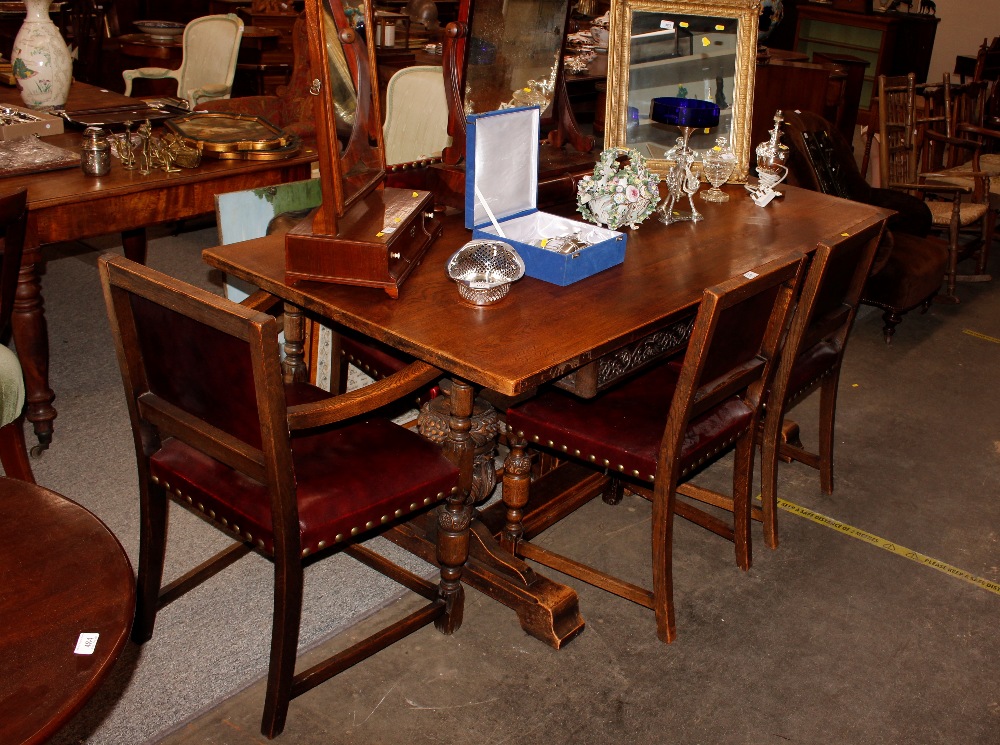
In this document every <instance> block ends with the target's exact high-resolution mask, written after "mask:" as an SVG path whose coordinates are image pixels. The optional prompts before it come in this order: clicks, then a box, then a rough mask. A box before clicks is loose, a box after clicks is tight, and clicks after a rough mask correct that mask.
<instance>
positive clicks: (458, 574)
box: [434, 493, 472, 634]
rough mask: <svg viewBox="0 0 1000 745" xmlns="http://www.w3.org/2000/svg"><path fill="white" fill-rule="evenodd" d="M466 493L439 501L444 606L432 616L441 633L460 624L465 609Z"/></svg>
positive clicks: (439, 557)
mask: <svg viewBox="0 0 1000 745" xmlns="http://www.w3.org/2000/svg"><path fill="white" fill-rule="evenodd" d="M465 497H466V495H465V494H461V493H459V494H456V495H454V496H453V497H452V498H449V499H448V501H447V502H446V503H445V504H444V505H442V507H441V509H440V511H439V512H438V521H437V560H438V564H439V565H440V566H441V581H440V583H439V584H438V595H439V596H440V597H441V598H442V599H443V600H444V602H445V608H446V609H447V610H446V611H445V613H444V615H442V616H439V617H438V618H436V619H435V620H434V627H435V628H436V629H437V630H438V631H440V632H441V633H442V634H453V633H455V632H456V631H458V629H459V628H461V626H462V617H463V614H464V612H465V611H464V609H465V589H464V588H463V587H462V567H464V566H465V562H466V560H467V559H468V558H469V526H470V525H471V523H472V505H471V504H466V500H465Z"/></svg>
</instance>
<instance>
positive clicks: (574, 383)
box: [203, 185, 887, 648]
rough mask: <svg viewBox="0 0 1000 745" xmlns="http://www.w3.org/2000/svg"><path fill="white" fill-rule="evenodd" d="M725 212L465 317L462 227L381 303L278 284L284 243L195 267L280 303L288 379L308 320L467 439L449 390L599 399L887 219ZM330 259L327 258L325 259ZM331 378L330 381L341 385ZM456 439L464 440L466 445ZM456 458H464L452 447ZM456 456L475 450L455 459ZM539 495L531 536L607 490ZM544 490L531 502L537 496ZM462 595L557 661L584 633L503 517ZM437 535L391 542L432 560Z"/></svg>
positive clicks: (644, 239) (478, 540) (853, 209)
mask: <svg viewBox="0 0 1000 745" xmlns="http://www.w3.org/2000/svg"><path fill="white" fill-rule="evenodd" d="M725 191H726V192H727V193H728V194H729V195H730V197H731V201H729V202H728V203H722V204H712V203H700V204H699V209H701V210H702V212H703V214H704V215H705V219H704V220H703V221H701V222H697V223H692V222H682V223H675V224H673V225H670V226H666V225H664V224H662V223H661V222H659V221H658V220H657V219H656V218H655V216H654V217H651V218H650V219H648V220H647V221H646V222H644V223H643V224H642V225H641V226H639V227H638V228H637V229H634V230H626V231H625V232H627V234H628V244H627V249H626V253H625V262H624V263H623V264H622V265H620V266H617V267H613V268H611V269H608V270H605V271H603V272H601V273H599V274H596V275H594V276H592V277H588V278H587V279H584V280H582V281H580V282H576V283H575V284H572V285H569V286H566V287H560V286H557V285H553V284H549V283H546V282H543V281H540V280H537V279H532V278H530V277H525V278H523V279H521V280H519V281H518V282H516V283H515V284H514V285H513V286H512V288H511V290H510V293H509V294H508V295H507V296H506V297H505V298H504V299H503V300H501V301H500V302H498V303H496V304H495V305H489V306H474V305H471V304H469V303H466V302H463V301H462V300H461V299H460V298H459V295H458V291H457V289H456V286H455V284H454V282H452V281H451V280H450V279H449V278H448V277H447V276H446V273H445V265H446V262H447V260H448V258H449V256H451V254H452V253H453V252H454V251H456V250H457V249H459V248H460V247H461V246H462V245H464V244H465V243H466V242H467V241H469V240H471V238H472V235H471V233H470V231H469V230H467V229H466V228H465V227H464V225H463V221H462V216H461V215H452V216H449V217H446V218H444V223H445V224H444V230H443V233H442V235H441V237H440V238H439V239H438V240H437V241H436V242H435V243H434V245H433V246H431V248H430V250H429V251H428V252H427V254H426V255H425V256H424V258H423V260H422V263H421V265H420V266H418V267H417V268H416V269H414V270H413V272H412V274H411V275H410V277H409V278H408V279H407V281H406V283H405V284H404V285H403V286H402V287H401V288H400V294H399V297H398V298H397V299H393V298H391V297H389V296H388V295H387V294H386V293H384V292H383V291H381V290H379V289H376V288H367V287H358V286H347V285H336V284H324V283H319V282H311V281H303V282H298V283H292V282H288V281H286V280H285V245H284V237H283V236H282V235H272V236H268V237H265V238H260V239H256V240H251V241H245V242H242V243H233V244H230V245H227V246H221V247H217V248H209V249H206V250H205V251H204V252H203V258H204V260H205V261H206V262H207V263H208V264H210V265H211V266H213V267H215V268H218V269H221V270H223V271H225V272H227V273H229V274H232V275H234V276H236V277H239V278H240V279H243V280H245V281H247V282H249V283H251V284H254V285H256V286H258V287H260V288H261V289H263V290H265V291H266V292H269V293H271V294H272V295H275V296H277V297H278V298H281V299H282V300H284V301H285V303H286V304H285V313H286V318H285V334H286V341H287V343H288V344H287V346H286V350H288V351H290V352H291V353H292V359H290V361H289V362H290V364H289V367H288V368H287V370H288V371H287V372H286V374H289V375H297V374H301V370H302V369H303V367H302V364H303V363H302V362H301V361H300V360H299V359H296V356H297V355H299V354H300V352H301V338H300V331H299V329H300V328H301V326H302V324H301V323H300V322H299V320H298V316H300V315H301V312H302V310H305V311H306V312H308V313H310V314H315V315H316V316H319V317H320V318H323V319H327V320H328V321H332V322H333V323H334V324H335V325H340V326H344V327H347V328H349V329H352V330H354V331H357V332H360V333H362V334H365V335H366V336H368V337H371V338H373V339H377V340H379V341H382V342H384V343H386V344H389V345H390V346H392V347H394V348H396V349H398V350H400V351H402V352H405V353H408V354H410V355H412V356H414V357H416V358H417V359H420V360H422V361H424V362H427V363H429V364H431V365H434V366H435V367H437V368H439V369H440V370H442V372H443V375H448V376H451V378H452V380H451V386H450V387H451V391H452V393H451V395H452V399H453V403H452V408H453V411H452V416H453V417H454V418H455V419H456V421H453V423H452V432H453V433H455V432H459V433H462V432H464V433H465V435H467V433H468V432H469V428H470V423H469V420H470V419H471V416H472V403H471V402H472V397H471V395H465V396H463V397H462V398H461V400H464V401H466V402H467V403H468V405H467V406H464V411H463V410H457V411H456V410H455V405H454V401H455V400H458V397H457V396H456V391H462V390H466V391H468V390H469V389H471V388H473V387H478V388H481V389H488V390H490V391H492V392H495V393H496V394H500V395H502V396H505V397H518V396H524V395H530V393H531V392H532V391H533V389H535V388H536V387H537V386H539V385H542V384H543V383H548V382H555V384H557V385H560V386H562V387H564V388H567V389H569V390H571V391H573V392H575V393H576V394H577V395H581V396H593V395H596V393H597V392H598V391H599V390H601V389H603V388H605V387H607V386H610V385H612V384H613V383H614V381H615V380H617V379H619V378H621V377H623V376H625V375H628V374H629V373H630V372H632V371H634V370H635V369H637V368H638V367H640V366H641V365H643V364H645V363H648V362H649V361H650V360H653V359H656V358H658V357H662V356H664V355H665V354H669V353H672V352H673V351H675V350H678V349H681V348H683V346H684V344H685V343H686V333H687V332H688V330H689V328H690V318H691V316H693V314H694V313H695V312H696V310H697V305H698V303H699V301H700V299H701V296H702V291H703V289H704V288H706V287H709V286H712V285H715V284H717V283H719V282H721V281H723V280H725V279H728V278H730V277H733V276H735V275H737V274H742V273H744V272H747V271H750V270H752V269H753V268H755V267H758V266H760V265H761V264H764V263H766V262H768V261H771V260H772V259H776V258H779V257H782V256H786V255H788V254H789V253H798V254H802V253H804V252H810V251H812V250H813V249H814V248H815V247H816V245H817V243H818V242H820V241H823V240H828V241H829V240H834V239H836V238H837V237H838V236H839V235H840V234H841V233H843V232H844V231H846V230H848V229H849V228H850V227H851V226H853V225H855V224H857V223H858V222H861V221H863V220H870V219H871V218H872V217H873V216H881V217H883V218H884V217H885V216H886V215H887V213H885V212H884V211H880V210H878V209H876V208H874V207H870V206H868V205H863V204H859V203H856V202H850V201H847V200H843V199H839V198H836V197H830V196H826V195H823V194H819V193H816V192H811V191H806V190H802V189H798V188H795V187H782V191H783V192H784V196H783V197H781V198H779V199H777V200H775V201H773V202H772V203H771V204H770V205H768V206H767V207H766V208H760V207H757V206H756V205H754V203H753V202H752V200H751V199H750V198H749V195H748V194H747V192H746V190H745V189H743V187H741V186H738V185H729V186H726V187H725ZM331 250H335V249H331ZM334 379H336V378H334ZM463 436H464V435H463ZM457 447H459V446H457ZM460 447H462V448H464V450H460V451H459V452H460V454H461V455H462V457H466V458H469V459H471V457H472V455H471V447H469V446H468V443H464V444H460ZM554 473H556V474H558V475H557V476H556V477H554V478H547V479H546V484H545V486H544V488H541V485H533V486H532V502H531V503H530V504H529V505H528V507H527V509H526V510H525V519H524V525H525V532H526V537H531V536H532V535H536V534H537V533H539V532H541V531H542V530H544V528H545V527H547V526H548V525H549V524H551V523H552V522H553V521H554V519H555V518H556V517H557V513H556V512H555V511H554V508H553V507H552V506H551V504H550V500H551V498H552V497H554V496H555V495H556V494H560V495H563V497H562V499H561V503H562V504H566V503H567V500H566V498H565V494H566V493H567V492H569V493H570V494H571V496H570V498H569V501H573V500H576V501H575V504H579V503H580V500H586V499H590V498H592V497H593V496H594V495H595V494H597V493H599V492H600V491H601V490H602V489H603V486H604V483H605V480H606V477H604V476H601V475H599V474H597V475H594V474H593V473H592V472H589V471H587V469H584V468H582V467H578V466H573V465H572V464H566V465H564V466H562V467H560V468H558V469H555V472H554ZM536 486H539V487H540V488H536ZM476 518H477V519H476V520H475V521H474V522H473V537H474V540H473V545H472V548H471V553H470V559H469V561H468V563H467V564H466V568H465V571H464V573H463V581H465V582H467V583H469V584H470V585H471V586H473V587H475V588H477V589H479V590H481V591H482V592H484V593H485V594H487V595H489V596H491V597H493V598H494V599H497V600H499V601H500V602H503V603H505V604H506V605H508V606H510V607H511V608H513V609H514V610H515V611H516V612H517V614H518V618H519V620H520V622H521V625H522V627H523V628H524V629H525V631H527V632H528V633H529V634H532V635H533V636H535V637H537V638H539V639H542V640H543V641H545V642H547V643H548V644H550V645H552V646H554V647H557V648H558V647H560V646H561V645H562V644H564V643H565V642H566V641H568V640H569V639H571V638H572V637H573V636H575V635H576V634H577V633H579V632H580V631H581V630H582V628H583V621H582V619H581V617H580V615H579V610H578V607H577V601H576V594H575V592H574V591H573V590H572V589H570V588H569V587H566V586H564V585H561V584H559V583H556V582H553V581H551V580H549V579H547V578H545V577H544V576H542V575H540V574H538V573H536V572H534V571H533V570H532V569H531V568H530V567H528V566H527V565H526V564H524V563H523V562H521V561H520V560H518V559H516V558H515V557H513V556H511V554H510V553H508V552H506V551H504V550H503V548H502V547H500V545H499V543H498V542H497V540H496V537H497V536H498V535H499V533H500V531H501V529H502V528H503V524H504V505H503V504H498V505H494V506H493V507H491V508H489V509H486V510H483V511H480V512H477V514H476ZM432 531H433V520H431V521H427V522H425V523H423V524H419V523H409V524H404V525H402V526H400V527H399V528H397V529H396V531H395V532H394V533H389V534H387V536H388V537H390V538H391V539H392V540H394V541H396V542H397V543H399V544H400V545H403V546H404V547H406V548H407V549H409V550H411V551H413V552H414V553H416V554H417V555H419V556H421V557H422V558H424V559H425V560H427V561H430V562H432V563H433V561H434V543H433V532H432Z"/></svg>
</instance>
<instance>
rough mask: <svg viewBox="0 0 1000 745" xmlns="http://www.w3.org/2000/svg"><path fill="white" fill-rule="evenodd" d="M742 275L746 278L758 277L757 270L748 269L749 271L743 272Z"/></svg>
mask: <svg viewBox="0 0 1000 745" xmlns="http://www.w3.org/2000/svg"><path fill="white" fill-rule="evenodd" d="M743 276H744V277H746V278H747V279H757V277H759V276H760V275H759V274H757V272H754V271H749V272H744V273H743Z"/></svg>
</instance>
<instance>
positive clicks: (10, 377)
mask: <svg viewBox="0 0 1000 745" xmlns="http://www.w3.org/2000/svg"><path fill="white" fill-rule="evenodd" d="M27 199H28V192H27V190H26V189H21V190H20V191H16V192H14V193H12V194H6V195H4V196H2V197H0V237H2V238H3V244H2V245H3V264H2V268H0V336H3V337H4V339H6V337H7V333H8V332H9V331H10V317H11V314H12V313H13V311H14V294H15V292H16V291H17V277H18V274H19V272H20V271H21V254H22V253H23V251H24V231H25V228H26V226H27V224H28V210H27V207H26V205H27ZM24 399H25V392H24V374H23V373H22V372H21V363H20V362H18V360H17V355H16V354H14V352H13V351H12V350H11V349H10V348H9V347H7V346H6V345H5V344H3V343H0V464H2V465H3V470H4V473H6V474H7V475H8V476H10V477H11V478H15V479H21V480H22V481H30V482H31V483H35V476H34V474H33V473H32V472H31V463H30V462H29V461H28V451H27V447H26V446H25V442H24Z"/></svg>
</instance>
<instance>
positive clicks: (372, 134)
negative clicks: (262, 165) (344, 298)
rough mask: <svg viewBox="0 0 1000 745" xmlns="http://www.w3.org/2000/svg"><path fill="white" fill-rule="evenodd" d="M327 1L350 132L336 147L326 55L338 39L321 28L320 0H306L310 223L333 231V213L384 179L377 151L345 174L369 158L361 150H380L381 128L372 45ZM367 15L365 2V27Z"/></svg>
mask: <svg viewBox="0 0 1000 745" xmlns="http://www.w3.org/2000/svg"><path fill="white" fill-rule="evenodd" d="M329 5H330V10H331V12H332V14H333V17H332V22H333V24H334V25H335V26H336V33H337V35H338V37H339V43H340V45H341V48H342V49H343V54H344V62H345V63H346V65H347V68H348V71H349V72H350V77H351V81H350V84H351V85H352V86H353V87H354V94H355V97H356V107H355V113H354V125H353V128H352V131H351V136H350V138H349V139H348V141H347V143H346V145H345V146H344V147H343V149H341V147H340V142H339V139H338V136H337V111H336V103H337V102H336V101H335V100H334V92H335V90H336V88H337V81H335V80H334V79H333V75H332V74H331V67H332V66H334V65H335V62H334V61H333V60H331V59H330V58H329V54H328V46H327V45H329V44H331V43H337V41H338V40H334V39H328V38H327V34H328V33H329V32H330V31H334V29H327V28H326V27H325V24H324V17H325V11H324V0H306V3H305V11H306V23H307V24H308V29H309V56H310V66H311V69H312V72H313V76H314V79H313V88H312V90H311V91H310V92H311V93H313V95H315V96H316V97H317V104H318V105H317V106H316V107H315V114H316V139H317V145H318V148H317V149H318V151H319V167H320V174H321V175H322V179H321V181H322V189H323V205H322V207H321V208H320V210H319V212H318V214H317V219H316V221H315V223H316V228H317V229H318V230H323V231H325V232H327V233H329V234H331V235H336V233H337V219H338V218H339V217H341V216H343V215H344V214H345V212H346V211H347V209H348V208H349V207H350V206H351V205H352V204H353V203H354V202H355V201H357V200H358V199H360V198H362V197H364V196H365V195H366V194H368V193H369V192H370V191H371V190H372V189H374V188H376V187H378V186H379V185H381V183H382V182H383V181H384V180H385V175H386V168H385V158H384V155H381V158H380V159H379V161H378V163H376V164H374V167H369V169H368V170H367V172H366V174H365V175H363V176H362V177H361V178H360V179H352V178H350V177H349V176H348V174H349V173H350V171H351V170H352V168H354V166H355V165H356V164H358V163H359V162H363V161H365V160H371V159H372V157H373V154H370V153H369V152H366V151H371V150H374V151H376V152H375V154H374V156H375V157H377V156H378V155H379V154H384V152H385V148H384V146H383V143H382V129H381V127H380V126H375V124H377V123H378V122H379V121H380V119H381V112H380V110H379V101H378V96H376V95H374V94H373V91H372V88H371V85H372V83H371V81H372V79H373V74H374V71H375V70H376V69H377V67H376V63H375V52H374V47H373V46H371V45H368V44H365V43H363V41H362V40H361V39H360V38H358V35H357V32H356V31H354V29H353V28H352V27H351V24H350V22H349V21H348V19H347V16H346V15H345V13H344V7H343V2H342V0H331V1H330V3H329ZM370 16H371V11H370V9H367V8H366V14H365V17H366V28H371V26H370V25H369V24H367V20H368V19H369V18H370ZM373 140H374V143H372V141H373Z"/></svg>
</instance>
